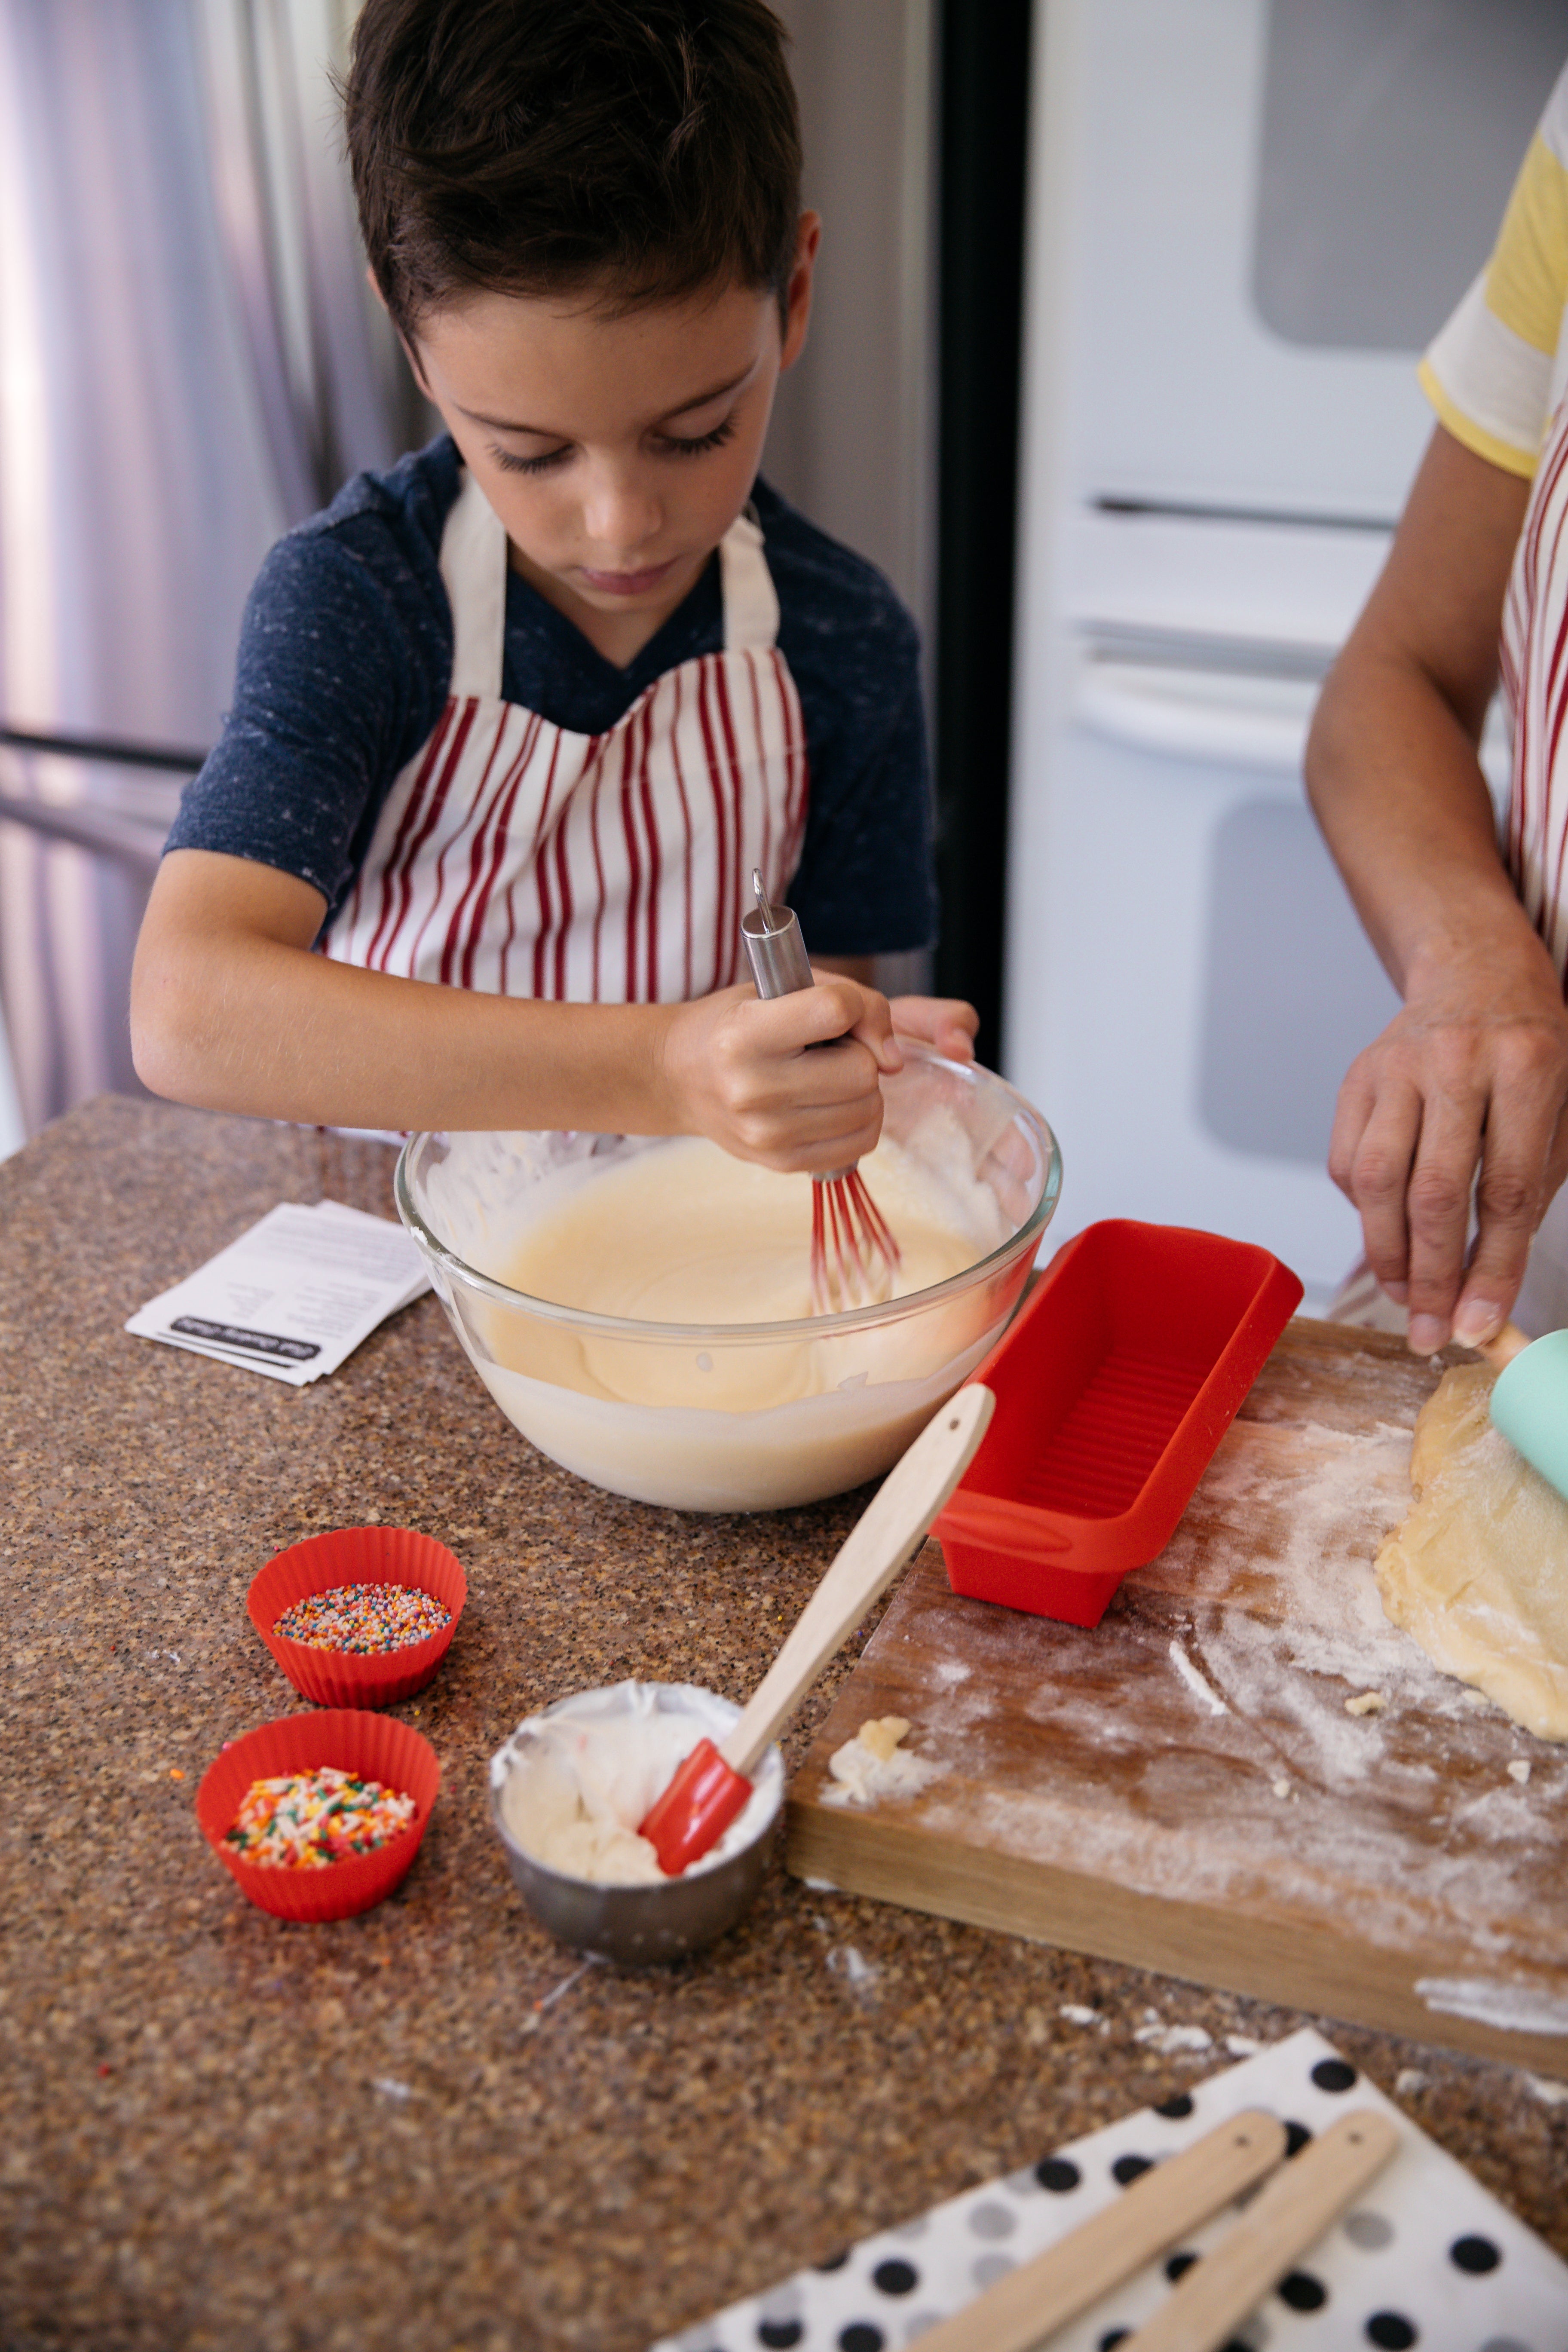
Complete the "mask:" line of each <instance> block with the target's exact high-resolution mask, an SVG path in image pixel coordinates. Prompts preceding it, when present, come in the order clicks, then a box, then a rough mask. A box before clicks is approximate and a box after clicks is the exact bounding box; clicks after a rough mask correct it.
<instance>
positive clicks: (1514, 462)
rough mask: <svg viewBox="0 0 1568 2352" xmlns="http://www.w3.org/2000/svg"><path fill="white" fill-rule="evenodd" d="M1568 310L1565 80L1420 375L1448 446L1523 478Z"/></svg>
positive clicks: (1555, 388)
mask: <svg viewBox="0 0 1568 2352" xmlns="http://www.w3.org/2000/svg"><path fill="white" fill-rule="evenodd" d="M1565 310H1568V72H1564V74H1563V76H1562V78H1561V79H1560V80H1559V81H1558V84H1557V87H1556V89H1554V90H1553V91H1552V97H1551V100H1550V101H1549V102H1548V105H1547V109H1546V112H1545V114H1544V115H1543V116H1542V123H1541V128H1540V130H1539V131H1537V132H1536V134H1535V137H1534V138H1533V139H1532V140H1531V143H1530V148H1529V152H1527V154H1526V156H1525V159H1524V163H1523V164H1522V165H1521V169H1520V173H1519V177H1518V179H1517V180H1516V181H1515V183H1514V187H1513V194H1512V195H1511V196H1510V199H1509V205H1508V210H1507V212H1506V213H1505V214H1504V215H1503V222H1502V226H1501V228H1500V231H1499V234H1498V241H1497V244H1496V246H1495V247H1494V248H1493V251H1492V256H1491V259H1490V260H1489V262H1488V264H1487V267H1486V268H1485V269H1484V270H1483V271H1482V273H1481V275H1480V276H1479V278H1477V279H1476V281H1475V283H1474V284H1473V285H1472V286H1471V287H1470V289H1469V290H1468V293H1467V294H1466V295H1465V297H1464V299H1463V300H1462V301H1461V302H1460V304H1459V307H1458V310H1456V311H1455V312H1454V315H1453V317H1452V318H1451V319H1450V320H1448V322H1447V325H1446V326H1445V327H1444V328H1443V330H1442V331H1441V332H1440V333H1439V334H1438V335H1437V337H1436V340H1435V341H1433V343H1432V344H1431V346H1430V348H1429V349H1428V351H1427V352H1426V357H1425V358H1424V359H1423V361H1422V362H1421V367H1420V380H1421V385H1422V389H1423V390H1424V391H1425V393H1426V397H1427V399H1428V400H1429V401H1430V402H1431V403H1432V405H1433V407H1434V408H1435V409H1436V412H1437V415H1438V416H1439V418H1440V419H1441V421H1442V423H1443V424H1444V425H1446V426H1447V430H1448V431H1449V432H1450V433H1451V434H1453V436H1454V437H1455V438H1456V440H1458V441H1461V442H1463V443H1464V445H1465V446H1466V447H1467V448H1468V449H1473V450H1474V451H1475V452H1476V453H1477V455H1478V456H1479V457H1485V458H1486V459H1488V461H1489V463H1490V464H1492V465H1494V466H1500V467H1503V468H1504V469H1505V470H1506V471H1507V472H1509V473H1510V474H1520V475H1522V476H1524V477H1525V478H1526V479H1528V478H1529V477H1530V476H1531V475H1532V474H1533V473H1534V471H1535V467H1536V465H1537V462H1538V461H1539V458H1540V456H1541V447H1542V441H1543V439H1544V438H1545V434H1546V428H1547V426H1548V425H1549V424H1550V422H1551V415H1552V408H1553V407H1554V406H1555V404H1556V401H1557V399H1558V397H1559V396H1560V394H1561V392H1562V389H1563V385H1562V363H1561V361H1562V352H1563V345H1564V341H1565V338H1564V332H1563V325H1564V313H1565Z"/></svg>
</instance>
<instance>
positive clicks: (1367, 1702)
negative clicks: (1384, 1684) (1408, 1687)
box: [1345, 1691, 1388, 1715]
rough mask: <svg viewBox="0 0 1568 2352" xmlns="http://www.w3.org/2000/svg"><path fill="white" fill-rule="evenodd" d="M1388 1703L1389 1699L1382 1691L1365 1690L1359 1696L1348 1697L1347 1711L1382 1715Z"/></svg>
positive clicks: (1354, 1713)
mask: <svg viewBox="0 0 1568 2352" xmlns="http://www.w3.org/2000/svg"><path fill="white" fill-rule="evenodd" d="M1387 1705H1388V1701H1387V1700H1386V1699H1385V1698H1384V1695H1383V1693H1382V1692H1381V1691H1363V1692H1362V1693H1361V1695H1360V1696H1359V1697H1357V1698H1347V1699H1346V1701H1345V1713H1346V1714H1347V1715H1381V1714H1382V1713H1383V1710H1384V1707H1385V1706H1387Z"/></svg>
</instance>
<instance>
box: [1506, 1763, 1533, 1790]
mask: <svg viewBox="0 0 1568 2352" xmlns="http://www.w3.org/2000/svg"><path fill="white" fill-rule="evenodd" d="M1508 1777H1509V1779H1510V1780H1517V1781H1518V1782H1519V1785H1520V1787H1521V1789H1522V1788H1523V1786H1524V1784H1525V1782H1526V1781H1527V1780H1529V1778H1530V1763H1529V1759H1527V1758H1526V1757H1523V1756H1516V1757H1515V1758H1514V1759H1513V1762H1512V1763H1511V1764H1510V1766H1509V1768H1508Z"/></svg>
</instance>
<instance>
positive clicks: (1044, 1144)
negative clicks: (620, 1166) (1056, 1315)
mask: <svg viewBox="0 0 1568 2352" xmlns="http://www.w3.org/2000/svg"><path fill="white" fill-rule="evenodd" d="M899 1042H900V1046H901V1048H902V1051H903V1055H904V1067H903V1068H902V1070H901V1071H900V1072H898V1073H897V1074H896V1075H895V1076H891V1077H885V1078H884V1079H883V1080H882V1094H883V1101H884V1114H883V1118H884V1129H885V1132H886V1133H887V1134H889V1136H891V1137H892V1138H893V1139H894V1140H895V1141H897V1142H899V1143H901V1144H903V1145H904V1146H905V1147H906V1148H907V1149H909V1150H911V1151H912V1152H914V1153H915V1154H916V1155H917V1156H918V1157H921V1158H923V1159H927V1160H929V1162H930V1164H931V1165H932V1166H933V1167H946V1168H949V1169H951V1168H952V1165H953V1162H954V1160H955V1158H956V1159H957V1160H959V1161H960V1162H961V1163H962V1166H963V1172H965V1173H966V1174H970V1175H973V1179H974V1180H975V1181H976V1182H977V1183H979V1184H981V1185H983V1186H984V1187H985V1188H986V1189H987V1190H988V1191H989V1192H990V1193H991V1194H992V1196H993V1199H994V1202H995V1204H996V1208H997V1211H998V1212H999V1215H1000V1222H1001V1223H1002V1225H1003V1227H1004V1228H1005V1232H1006V1235H1007V1238H1006V1239H1005V1240H1004V1241H1003V1242H1002V1243H1000V1244H998V1245H997V1246H996V1247H995V1248H994V1249H992V1250H991V1251H990V1252H989V1254H988V1255H986V1256H984V1257H983V1258H981V1259H980V1260H979V1261H978V1263H977V1264H975V1265H971V1266H966V1267H965V1268H964V1270H963V1272H962V1273H961V1274H955V1275H953V1276H951V1277H950V1278H949V1279H948V1280H947V1281H945V1282H940V1283H936V1284H934V1285H932V1286H931V1288H930V1289H926V1290H917V1291H912V1292H911V1293H910V1295H909V1297H905V1298H896V1299H893V1300H891V1301H889V1303H888V1304H887V1305H884V1306H873V1307H853V1308H850V1309H849V1310H848V1311H847V1312H846V1313H844V1314H840V1315H817V1316H812V1317H810V1318H804V1319H802V1320H799V1321H794V1322H785V1323H709V1324H687V1323H653V1322H639V1321H636V1320H634V1319H632V1318H626V1317H618V1316H611V1315H600V1314H595V1313H592V1312H590V1311H589V1310H587V1309H586V1308H583V1307H560V1306H556V1305H554V1304H552V1302H551V1301H550V1300H549V1299H545V1298H534V1297H529V1296H528V1295H527V1293H525V1292H523V1291H521V1290H515V1289H512V1288H511V1287H510V1286H509V1285H508V1284H507V1283H506V1282H505V1281H504V1280H503V1279H502V1278H501V1274H502V1270H503V1269H504V1268H505V1267H506V1266H508V1265H510V1264H511V1263H512V1261H513V1258H514V1256H515V1254H516V1251H517V1248H518V1245H519V1243H520V1241H521V1237H522V1236H523V1234H525V1233H526V1231H527V1230H528V1228H529V1226H530V1224H531V1223H532V1222H533V1221H534V1220H535V1219H537V1218H538V1217H540V1216H541V1215H542V1214H545V1213H548V1212H549V1211H550V1210H551V1209H552V1208H553V1207H555V1206H558V1205H559V1203H560V1202H562V1201H563V1199H564V1198H565V1197H567V1195H568V1193H569V1192H573V1191H575V1189H576V1188H578V1187H579V1186H581V1185H582V1184H584V1183H591V1182H592V1181H593V1179H594V1174H595V1163H603V1162H605V1161H606V1160H613V1161H616V1162H619V1161H622V1160H626V1159H627V1158H628V1157H630V1156H632V1155H634V1154H637V1153H640V1152H645V1151H657V1150H659V1149H660V1146H661V1143H663V1142H664V1140H665V1139H662V1138H658V1137H653V1138H649V1137H636V1136H604V1135H574V1134H541V1135H531V1134H519V1135H499V1134H451V1135H416V1136H414V1137H412V1138H411V1139H410V1140H409V1141H408V1143H407V1144H406V1145H405V1147H404V1150H403V1155H402V1158H401V1159H400V1160H399V1161H398V1163H397V1181H396V1194H397V1208H398V1213H399V1215H400V1216H401V1217H402V1219H403V1222H404V1223H405V1225H406V1226H407V1228H408V1230H409V1232H410V1233H411V1234H413V1236H414V1239H415V1241H416V1243H417V1244H418V1245H419V1248H420V1250H421V1252H422V1253H423V1255H424V1257H425V1260H426V1265H427V1266H428V1267H429V1271H430V1278H431V1281H432V1283H433V1284H434V1286H435V1288H436V1292H437V1297H439V1298H440V1301H441V1304H442V1305H443V1307H445V1308H446V1310H447V1315H448V1317H449V1318H451V1323H452V1328H453V1329H454V1330H455V1331H456V1332H457V1335H458V1339H459V1340H460V1341H461V1343H462V1347H463V1351H464V1353H465V1354H466V1355H467V1357H468V1360H469V1362H470V1363H471V1364H472V1365H473V1367H474V1370H476V1371H477V1372H478V1374H479V1378H480V1380H482V1381H483V1382H484V1384H485V1386H486V1387H487V1388H488V1389H489V1392H490V1394H491V1395H492V1396H493V1397H494V1399H495V1401H496V1402H497V1403H498V1404H499V1405H500V1409H501V1411H502V1412H504V1413H505V1414H506V1416H507V1418H508V1419H509V1420H510V1421H511V1422H514V1423H516V1425H517V1427H518V1428H519V1429H520V1430H521V1432H522V1433H523V1435H524V1436H525V1437H526V1438H528V1439H530V1440H531V1443H532V1444H535V1445H537V1446H538V1447H539V1449H540V1451H541V1452H542V1453H544V1454H549V1455H550V1457H551V1459H552V1461H555V1462H559V1463H561V1464H562V1465H563V1466H564V1467H565V1468H566V1469H568V1470H573V1471H575V1472H576V1474H577V1475H578V1476H579V1477H581V1478H586V1479H587V1480H589V1481H590V1483H591V1484H592V1485H594V1486H604V1487H607V1488H608V1489H609V1490H610V1492H611V1493H612V1494H617V1495H629V1496H632V1497H633V1498H634V1499H635V1500H636V1501H638V1502H644V1503H662V1504H666V1505H668V1506H669V1507H673V1508H674V1509H676V1510H685V1511H758V1510H778V1509H784V1508H786V1507H790V1506H792V1505H794V1504H796V1503H809V1502H815V1501H816V1500H817V1499H818V1498H819V1497H820V1496H824V1495H840V1494H843V1493H845V1492H846V1491H847V1489H848V1488H849V1487H851V1486H860V1485H861V1484H862V1483H863V1482H864V1481H865V1480H866V1479H868V1478H874V1477H877V1476H878V1475H879V1474H880V1473H881V1472H882V1471H884V1470H886V1469H888V1468H889V1466H890V1465H891V1464H893V1463H894V1462H896V1461H897V1460H898V1458H899V1456H900V1454H901V1453H902V1452H903V1450H904V1448H905V1446H906V1445H907V1444H909V1443H910V1439H911V1438H912V1437H913V1436H914V1435H915V1433H916V1432H917V1431H918V1430H919V1429H921V1428H922V1427H923V1426H924V1424H925V1423H926V1422H928V1421H929V1420H930V1418H931V1414H932V1413H933V1412H935V1411H936V1409H937V1407H938V1406H939V1405H940V1404H942V1403H943V1402H945V1401H946V1399H947V1398H948V1397H950V1396H951V1395H952V1392H953V1391H954V1390H955V1389H956V1388H958V1387H959V1386H960V1385H961V1384H962V1382H963V1381H965V1380H966V1379H967V1378H968V1376H969V1374H970V1372H971V1371H973V1368H974V1366H975V1365H976V1364H977V1363H978V1362H979V1361H980V1359H981V1358H982V1356H984V1354H985V1353H986V1351H987V1349H989V1348H990V1347H991V1345H992V1343H993V1342H994V1340H995V1339H997V1337H998V1336H999V1335H1000V1333H1001V1331H1002V1328H1003V1327H1004V1325H1005V1323H1006V1321H1007V1318H1008V1317H1009V1316H1010V1315H1011V1313H1012V1311H1013V1308H1014V1307H1015V1306H1016V1303H1017V1300H1018V1296H1019V1293H1020V1292H1021V1290H1022V1289H1023V1286H1024V1283H1025V1279H1026V1276H1027V1274H1028V1270H1029V1267H1030V1265H1032V1264H1033V1262H1034V1257H1035V1252H1036V1250H1037V1247H1038V1244H1039V1240H1040V1236H1041V1234H1043V1233H1044V1231H1045V1229H1046V1226H1047V1224H1048V1223H1049V1222H1050V1218H1051V1215H1052V1213H1053V1211H1054V1210H1055V1208H1056V1205H1057V1199H1058V1194H1059V1192H1060V1190H1061V1154H1060V1152H1059V1150H1058V1147H1057V1141H1056V1138H1055V1137H1054V1136H1053V1135H1052V1133H1051V1130H1050V1129H1049V1128H1048V1127H1047V1124H1046V1122H1045V1120H1044V1119H1043V1118H1041V1117H1040V1114H1039V1113H1038V1111H1037V1110H1036V1109H1035V1108H1034V1107H1033V1106H1032V1105H1031V1104H1029V1103H1027V1102H1026V1101H1025V1099H1024V1097H1023V1096H1022V1095H1020V1094H1017V1093H1016V1092H1015V1090H1014V1088H1013V1087H1010V1086H1008V1085H1006V1084H1005V1081H1004V1080H1003V1079H1001V1078H999V1077H997V1076H995V1075H994V1073H993V1072H992V1071H990V1070H984V1069H981V1068H980V1067H978V1066H976V1065H973V1064H969V1065H965V1064H963V1063H959V1062H949V1061H945V1060H943V1059H942V1056H941V1055H938V1054H934V1053H932V1052H931V1049H930V1047H929V1046H925V1045H918V1044H916V1043H915V1042H914V1041H913V1040H912V1039H910V1038H900V1041H899ZM801 1181H802V1184H803V1187H804V1184H805V1181H806V1180H805V1179H804V1178H803V1179H802V1180H801ZM805 1236H806V1212H805V1210H804V1209H803V1224H802V1242H801V1248H802V1253H803V1255H804V1254H805V1247H806V1238H805ZM650 1399H651V1400H657V1402H650Z"/></svg>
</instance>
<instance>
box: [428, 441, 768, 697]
mask: <svg viewBox="0 0 1568 2352" xmlns="http://www.w3.org/2000/svg"><path fill="white" fill-rule="evenodd" d="M507 562H508V558H507V543H506V529H505V526H504V524H503V523H502V522H501V520H500V516H499V515H498V514H497V513H496V510H495V509H494V508H493V507H492V506H491V504H490V502H489V499H487V498H486V496H485V494H484V491H483V490H482V489H481V488H480V487H479V481H478V479H477V478H476V477H475V476H474V475H473V474H471V473H469V472H468V468H467V467H464V469H463V479H462V485H461V487H460V488H459V489H458V495H457V499H455V501H454V503H453V506H452V509H451V511H450V513H449V514H448V515H447V521H446V527H445V529H444V530H443V531H442V533H441V578H442V580H443V582H444V583H445V585H446V590H447V602H448V604H450V605H451V608H452V682H451V685H450V687H449V688H448V689H447V691H448V692H449V693H450V694H451V695H453V696H454V697H455V698H458V699H461V698H465V697H467V696H469V695H478V696H480V697H482V698H487V699H489V700H492V701H494V700H499V699H500V690H501V665H502V660H503V657H504V655H505V650H506V575H507ZM719 580H720V585H721V589H722V591H723V597H724V650H725V652H726V653H729V654H732V653H742V652H745V651H747V650H748V649H750V648H752V647H755V648H757V649H759V650H762V651H766V650H767V649H768V648H769V647H770V646H773V645H774V644H775V643H776V642H777V639H778V633H779V600H778V595H777V593H776V592H775V590H774V587H773V574H772V572H770V571H769V570H768V561H767V557H766V556H765V555H764V554H763V532H762V526H761V524H760V523H759V522H758V520H757V519H756V513H755V510H754V509H752V507H751V506H750V505H748V506H747V507H746V509H745V510H744V512H742V513H741V514H738V515H737V516H736V517H735V520H734V521H733V522H732V523H731V525H730V528H729V530H727V531H726V532H725V533H724V536H723V538H722V539H721V541H719Z"/></svg>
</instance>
